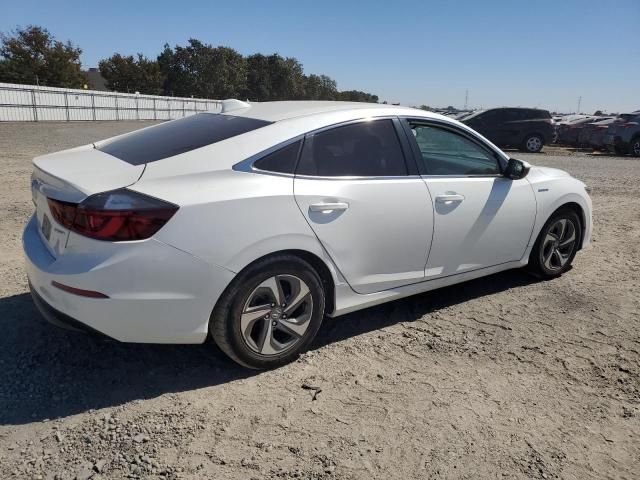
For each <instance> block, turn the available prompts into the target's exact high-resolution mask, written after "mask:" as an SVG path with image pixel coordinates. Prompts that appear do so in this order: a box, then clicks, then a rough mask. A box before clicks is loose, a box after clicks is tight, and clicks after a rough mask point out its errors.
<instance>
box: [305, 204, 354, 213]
mask: <svg viewBox="0 0 640 480" xmlns="http://www.w3.org/2000/svg"><path fill="white" fill-rule="evenodd" d="M347 208H349V204H348V203H347V202H321V203H312V204H311V205H309V210H311V211H312V212H330V211H332V210H346V209H347Z"/></svg>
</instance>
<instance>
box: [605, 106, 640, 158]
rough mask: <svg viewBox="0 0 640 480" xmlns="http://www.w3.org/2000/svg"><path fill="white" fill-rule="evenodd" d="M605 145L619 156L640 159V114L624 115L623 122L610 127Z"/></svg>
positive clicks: (606, 134)
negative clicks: (628, 155)
mask: <svg viewBox="0 0 640 480" xmlns="http://www.w3.org/2000/svg"><path fill="white" fill-rule="evenodd" d="M604 145H605V146H606V148H607V149H608V150H609V151H610V152H613V153H616V154H618V155H626V154H631V155H633V156H634V157H640V113H639V112H633V114H626V115H622V116H621V121H619V122H615V123H613V124H611V125H609V128H608V129H607V132H606V133H605V136H604Z"/></svg>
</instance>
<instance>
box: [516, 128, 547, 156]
mask: <svg viewBox="0 0 640 480" xmlns="http://www.w3.org/2000/svg"><path fill="white" fill-rule="evenodd" d="M543 146H544V141H543V139H542V137H541V136H540V135H538V134H536V133H534V134H531V135H527V137H526V138H525V139H524V142H522V148H521V150H523V151H525V152H529V153H538V152H539V151H540V150H542V147H543Z"/></svg>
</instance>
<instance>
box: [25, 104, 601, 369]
mask: <svg viewBox="0 0 640 480" xmlns="http://www.w3.org/2000/svg"><path fill="white" fill-rule="evenodd" d="M33 163H34V166H35V168H34V173H33V177H32V192H33V201H34V203H35V206H36V211H35V214H34V215H33V217H32V218H31V220H30V221H29V223H28V225H27V226H26V229H25V232H24V239H23V243H24V250H25V254H26V259H27V274H28V277H29V282H30V286H31V291H32V293H33V297H34V300H35V303H36V305H37V306H38V308H39V309H40V311H41V312H42V313H43V314H44V316H45V317H46V318H47V319H49V320H50V321H52V322H53V323H56V324H59V325H65V326H68V327H71V328H76V329H82V330H92V331H97V332H100V333H102V334H104V335H106V336H109V337H112V338H114V339H117V340H120V341H123V342H156V343H201V342H204V341H205V340H206V339H207V336H208V335H210V336H211V337H212V338H213V340H214V341H215V342H216V343H217V345H218V346H219V347H220V348H221V349H222V350H223V351H224V352H226V353H227V354H228V355H229V356H230V357H231V358H233V359H234V360H236V361H237V362H239V363H241V364H243V365H245V366H248V367H253V368H269V367H273V366H277V365H281V364H283V363H285V362H287V361H290V360H291V359H293V358H295V357H296V355H298V354H299V353H300V352H301V351H303V350H304V349H306V348H307V347H308V346H309V344H310V342H311V341H312V340H313V338H314V336H315V335H316V333H317V332H318V329H319V328H320V324H321V323H322V319H323V318H324V316H325V315H328V316H332V317H336V316H339V315H343V314H345V313H348V312H353V311H355V310H358V309H362V308H365V307H369V306H372V305H376V304H380V303H383V302H388V301H391V300H396V299H398V298H402V297H406V296H408V295H414V294H417V293H421V292H425V291H428V290H433V289H435V288H439V287H443V286H445V285H451V284H455V283H459V282H464V281H466V280H470V279H473V278H478V277H482V276H486V275H490V274H493V273H496V272H499V271H502V270H507V269H512V268H520V267H525V266H527V267H528V268H529V269H530V270H532V271H533V272H535V273H536V274H537V275H539V276H541V277H547V278H548V277H554V276H557V275H560V274H562V273H564V272H565V271H567V269H568V268H569V267H570V265H571V262H572V260H573V258H574V256H575V254H576V252H577V251H578V250H580V249H581V248H584V247H585V246H587V245H588V244H589V242H590V237H591V229H592V222H591V201H590V199H589V196H588V194H587V191H586V187H585V185H584V184H583V183H582V182H580V181H579V180H576V179H574V178H572V177H571V176H569V175H568V174H567V173H565V172H563V171H560V170H555V169H551V168H541V167H532V166H530V165H528V164H527V163H526V162H523V161H520V160H515V159H510V158H509V157H508V156H507V155H506V154H505V153H503V152H502V151H500V150H499V149H498V148H496V147H495V146H494V145H493V144H491V143H490V142H489V141H487V140H486V139H485V138H483V137H482V136H480V135H478V134H477V133H476V132H474V131H473V130H471V129H469V128H468V127H466V126H465V125H463V124H461V123H460V122H457V121H455V120H452V119H450V118H447V117H443V116H441V115H437V114H432V113H429V112H424V111H421V110H416V109H412V108H404V107H398V106H387V105H377V104H365V103H343V102H271V103H251V104H249V103H244V102H240V101H238V100H227V101H224V102H223V110H222V113H221V114H211V113H203V114H198V115H194V116H191V117H187V118H184V119H180V120H175V121H171V122H167V123H163V124H160V125H156V126H152V127H149V128H145V129H142V130H138V131H135V132H132V133H128V134H125V135H121V136H118V137H114V138H111V139H108V140H104V141H101V142H97V143H96V144H91V145H86V146H83V147H78V148H74V149H71V150H66V151H63V152H59V153H54V154H50V155H45V156H41V157H38V158H36V159H35V160H34V162H33Z"/></svg>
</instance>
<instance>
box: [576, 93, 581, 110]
mask: <svg viewBox="0 0 640 480" xmlns="http://www.w3.org/2000/svg"><path fill="white" fill-rule="evenodd" d="M581 103H582V95H580V96H579V97H578V111H577V112H576V113H578V114H579V113H580V104H581Z"/></svg>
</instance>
